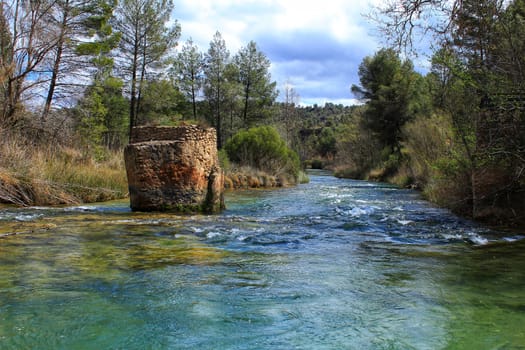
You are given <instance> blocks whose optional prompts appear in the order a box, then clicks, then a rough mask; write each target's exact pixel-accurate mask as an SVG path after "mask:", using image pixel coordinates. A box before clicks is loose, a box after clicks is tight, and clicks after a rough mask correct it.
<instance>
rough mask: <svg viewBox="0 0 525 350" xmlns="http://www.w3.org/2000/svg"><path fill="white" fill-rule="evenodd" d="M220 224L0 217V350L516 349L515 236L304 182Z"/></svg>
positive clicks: (417, 203)
mask: <svg viewBox="0 0 525 350" xmlns="http://www.w3.org/2000/svg"><path fill="white" fill-rule="evenodd" d="M310 177H311V182H310V183H309V184H303V185H299V186H297V187H292V188H284V189H273V190H249V191H248V190H247V191H236V192H230V193H228V194H227V196H226V204H227V210H225V211H224V212H223V213H222V214H219V215H210V216H207V215H193V216H179V215H170V214H159V213H157V214H152V213H133V212H131V211H130V210H129V202H126V201H119V202H110V203H102V204H93V205H85V206H76V207H60V208H56V207H54V208H48V207H37V208H24V209H14V208H11V209H9V208H4V209H0V349H243V350H244V349H315V350H319V349H525V326H524V325H525V240H524V238H525V237H524V236H522V235H521V234H520V233H519V232H505V231H500V230H495V229H490V228H487V227H483V226H480V225H478V224H475V223H473V222H470V221H468V220H465V219H462V218H459V217H457V216H455V215H453V214H451V213H450V212H448V211H447V210H444V209H440V208H436V207H435V206H433V205H431V204H429V203H428V202H426V201H424V200H423V199H422V198H421V196H420V194H419V193H418V192H416V191H413V190H407V189H398V188H396V187H393V186H390V185H387V184H381V183H369V182H364V181H354V180H344V179H336V178H334V177H332V176H328V175H326V174H324V173H314V174H311V175H310Z"/></svg>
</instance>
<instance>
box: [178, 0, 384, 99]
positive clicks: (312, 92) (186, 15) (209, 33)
mask: <svg viewBox="0 0 525 350" xmlns="http://www.w3.org/2000/svg"><path fill="white" fill-rule="evenodd" d="M371 1H372V0H369V1H356V0H350V1H349V0H346V1H345V0H324V1H322V0H321V1H319V0H316V1H312V0H302V1H300V0H257V1H254V0H198V1H196V0H175V11H174V15H173V17H174V19H177V20H178V21H179V23H180V24H181V27H182V36H181V40H180V46H182V44H183V43H184V42H185V41H186V40H187V39H188V38H190V37H191V38H192V39H193V41H194V42H195V43H196V44H197V45H198V46H199V47H200V48H201V51H202V52H206V51H207V50H208V48H209V43H210V41H211V40H212V38H213V35H214V33H215V32H216V31H217V30H218V31H219V32H220V33H221V34H222V37H223V38H224V40H225V41H226V46H227V47H228V49H229V50H230V53H231V55H234V54H235V53H236V52H237V51H238V50H239V48H241V47H242V46H245V45H246V44H247V43H248V42H249V41H250V40H253V41H255V42H256V43H257V45H258V47H259V49H260V50H261V51H262V52H263V53H264V54H265V55H266V56H267V57H268V58H269V59H270V61H271V62H272V66H271V70H270V72H271V74H272V79H273V80H275V81H276V82H277V84H278V89H279V90H281V91H282V90H283V86H284V84H285V83H286V82H287V81H289V82H290V83H291V84H292V86H293V87H294V89H295V90H296V92H297V93H298V94H299V96H300V103H301V104H303V105H312V104H314V103H317V104H319V105H324V103H325V102H332V103H342V104H345V105H349V104H353V103H355V100H354V96H353V95H352V93H351V92H350V86H351V85H352V84H358V83H359V79H358V76H357V70H358V66H359V64H360V63H361V61H362V60H363V58H364V57H365V56H369V55H373V54H374V53H375V52H376V51H377V50H378V49H379V47H380V46H381V45H380V39H379V38H378V37H377V36H375V35H374V27H373V25H371V24H370V23H369V22H368V21H367V19H366V18H365V17H364V16H363V15H364V14H367V13H369V12H370V5H369V4H370V2H371Z"/></svg>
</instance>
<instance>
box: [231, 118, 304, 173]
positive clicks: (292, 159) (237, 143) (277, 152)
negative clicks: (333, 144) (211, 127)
mask: <svg viewBox="0 0 525 350" xmlns="http://www.w3.org/2000/svg"><path fill="white" fill-rule="evenodd" d="M224 149H225V150H226V152H227V153H228V157H229V159H230V160H231V161H232V162H234V163H237V164H239V165H241V166H251V167H254V168H256V169H260V170H262V171H266V172H268V173H271V174H274V175H291V176H293V177H297V176H298V174H299V171H300V161H299V156H298V155H297V153H295V152H294V151H292V150H291V149H289V148H288V147H287V146H286V143H285V142H284V140H283V139H282V138H281V137H280V136H279V133H278V132H277V130H276V129H275V128H274V127H271V126H260V127H255V128H251V129H249V130H243V131H240V132H239V133H237V134H236V135H235V136H233V137H232V138H231V139H230V140H229V141H228V142H227V143H226V146H225V147H224Z"/></svg>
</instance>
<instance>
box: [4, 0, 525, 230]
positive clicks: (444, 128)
mask: <svg viewBox="0 0 525 350" xmlns="http://www.w3.org/2000/svg"><path fill="white" fill-rule="evenodd" d="M397 5H398V1H392V2H388V3H387V4H385V5H380V6H379V7H378V8H377V12H376V17H377V19H378V23H380V29H381V30H382V31H383V32H384V34H385V37H386V38H388V39H390V43H391V44H392V47H390V48H384V49H381V50H379V51H378V52H376V53H375V54H374V55H371V56H369V57H365V58H364V59H363V61H362V63H361V65H360V66H359V71H358V74H359V78H360V84H359V85H354V86H352V88H351V90H352V92H353V93H354V95H355V96H356V97H358V98H359V99H361V102H362V103H361V104H360V105H357V106H342V105H335V104H332V103H327V104H325V105H324V106H317V105H314V106H307V107H304V106H299V95H298V94H297V92H296V91H295V90H294V88H293V85H292V83H291V82H287V83H286V84H284V86H282V87H281V96H282V101H281V102H276V98H277V87H276V83H275V82H274V81H272V79H271V76H270V74H269V67H270V61H269V60H268V58H267V57H266V56H265V55H264V53H262V52H261V51H260V49H259V48H258V46H257V44H256V43H255V42H253V41H250V42H249V43H248V44H247V45H246V46H244V47H242V48H241V49H240V50H239V51H238V52H237V53H230V51H229V50H228V48H227V45H226V42H225V40H224V39H223V38H222V35H221V33H220V32H217V33H215V35H214V36H213V38H212V40H211V42H210V46H209V49H208V50H207V51H206V52H204V53H203V52H200V51H199V49H198V48H197V47H196V46H195V44H194V43H193V41H192V40H191V39H190V40H188V41H187V42H186V43H185V44H184V45H182V47H181V48H180V49H178V52H177V51H176V50H175V48H176V47H177V44H178V43H177V41H178V39H179V37H180V32H181V27H180V25H179V24H178V23H177V21H174V20H172V19H171V18H170V15H171V13H172V10H173V3H172V2H171V1H170V0H163V1H157V0H120V1H116V0H115V1H113V0H111V1H107V0H97V1H88V2H87V3H86V2H82V1H68V2H65V3H64V2H52V3H49V2H45V1H43V0H35V1H33V2H31V6H26V4H25V3H24V2H20V1H7V2H3V3H2V11H1V12H0V102H1V106H2V108H1V110H0V136H1V139H0V147H1V149H2V155H3V156H2V159H1V161H0V177H1V185H0V191H1V193H2V196H1V198H2V199H1V200H2V201H4V202H10V203H17V204H27V203H35V201H36V199H35V198H46V196H44V195H42V196H37V195H35V193H36V191H37V190H36V188H37V187H41V188H44V187H46V186H47V187H46V188H53V189H55V190H57V191H58V189H60V191H58V192H60V193H70V192H68V191H69V190H68V189H71V188H76V189H77V190H76V191H75V193H74V194H68V195H62V194H61V195H51V196H47V199H42V202H67V201H68V200H70V199H71V200H74V201H80V200H96V199H104V198H106V196H105V195H100V196H97V195H94V193H95V192H96V190H93V191H91V190H90V191H91V194H89V195H82V193H81V192H85V193H88V192H89V191H87V190H85V189H98V188H109V189H111V193H115V194H116V193H119V195H115V196H122V195H124V194H125V192H126V191H125V189H123V188H124V187H122V182H121V180H122V179H124V178H125V176H124V168H123V166H122V164H121V162H116V161H114V155H118V154H120V151H121V150H122V148H123V147H124V146H125V145H126V143H127V140H128V138H129V130H130V127H133V126H138V125H176V124H178V123H181V122H185V123H188V122H190V121H189V120H190V119H191V122H192V123H193V122H195V123H200V124H208V125H211V126H213V127H215V128H216V130H217V134H218V137H217V139H218V144H217V146H218V148H219V149H220V150H221V153H220V155H221V163H222V164H223V166H224V168H225V169H226V170H227V171H228V175H229V176H228V180H227V182H228V184H229V185H231V187H236V186H239V185H241V186H243V185H242V184H247V183H251V185H254V186H258V185H261V186H266V185H270V186H272V185H275V184H276V183H282V182H284V181H286V182H293V183H295V182H296V181H297V179H298V178H301V173H300V170H301V166H300V161H301V162H303V166H305V167H313V168H320V167H322V168H325V169H331V170H333V171H334V172H335V173H336V174H337V175H338V176H345V177H354V178H363V179H371V180H379V181H392V182H395V183H397V184H399V185H403V186H413V187H418V188H421V189H422V190H423V193H424V194H425V195H426V196H427V197H428V198H429V199H431V200H432V201H434V202H437V203H440V204H441V205H444V206H447V207H449V208H452V209H453V210H455V211H457V212H460V213H462V214H464V215H468V216H471V217H473V218H477V219H487V220H490V221H491V222H495V223H498V222H503V223H516V224H523V223H525V196H524V192H525V170H524V169H525V129H524V128H525V113H524V111H525V106H524V102H523V101H524V100H525V96H524V94H525V93H524V91H525V86H524V81H525V76H524V74H525V73H524V71H523V67H524V66H525V62H524V60H525V42H524V41H523V35H524V33H525V20H524V18H525V0H512V1H506V2H502V1H500V0H483V1H473V0H463V1H459V0H454V1H445V0H437V1H432V2H421V1H417V0H408V1H405V2H404V6H397ZM22 28H23V29H24V30H21V29H22ZM417 35H432V37H433V38H434V39H436V38H437V41H436V42H434V43H433V47H435V51H434V52H433V55H432V58H431V62H430V64H431V66H430V70H429V71H428V72H427V73H426V74H421V73H419V72H416V71H415V69H414V64H413V63H412V62H411V60H410V59H409V58H410V57H411V53H413V52H414V51H416V50H415V49H414V47H412V46H411V44H412V43H413V42H414V41H413V39H414V38H416V36H417ZM142 39H144V40H142ZM418 42H419V37H418ZM401 53H402V54H401ZM76 76H83V77H86V76H89V77H92V78H91V79H80V80H78V81H82V82H83V83H82V84H78V83H77V84H71V82H72V81H73V80H75V79H71V78H72V77H76ZM36 95H42V96H44V98H43V99H42V100H41V101H40V100H38V99H36V100H35V99H31V97H32V96H36ZM8 155H9V156H8ZM73 155H74V156H73ZM44 160H45V161H44ZM62 163H63V164H62ZM106 171H107V172H108V173H105V172H106ZM88 174H101V175H100V177H99V178H97V176H93V177H92V176H91V175H88ZM108 174H115V176H114V177H113V175H108ZM112 178H115V179H116V181H110V182H113V183H105V179H112ZM43 184H46V185H45V186H44V185H43ZM29 189H31V190H29ZM80 189H83V190H80ZM44 192H45V191H44ZM48 192H50V191H48ZM101 193H105V192H104V191H101ZM52 198H55V199H56V200H55V199H52ZM58 198H61V199H58Z"/></svg>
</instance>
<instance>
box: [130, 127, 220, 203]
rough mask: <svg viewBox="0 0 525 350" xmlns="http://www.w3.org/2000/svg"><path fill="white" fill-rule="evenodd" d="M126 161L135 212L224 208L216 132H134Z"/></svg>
mask: <svg viewBox="0 0 525 350" xmlns="http://www.w3.org/2000/svg"><path fill="white" fill-rule="evenodd" d="M124 157H125V161H126V171H127V175H128V184H129V192H130V202H131V208H132V209H133V210H139V211H177V212H198V211H204V212H216V211H218V210H220V209H222V208H223V207H224V201H223V188H224V175H223V172H222V170H221V169H220V167H219V161H218V154H217V136H216V132H215V129H212V128H209V129H204V128H201V127H198V126H194V125H189V126H179V127H138V128H134V129H133V131H132V135H131V143H130V144H129V145H128V146H127V147H126V149H125V150H124Z"/></svg>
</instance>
